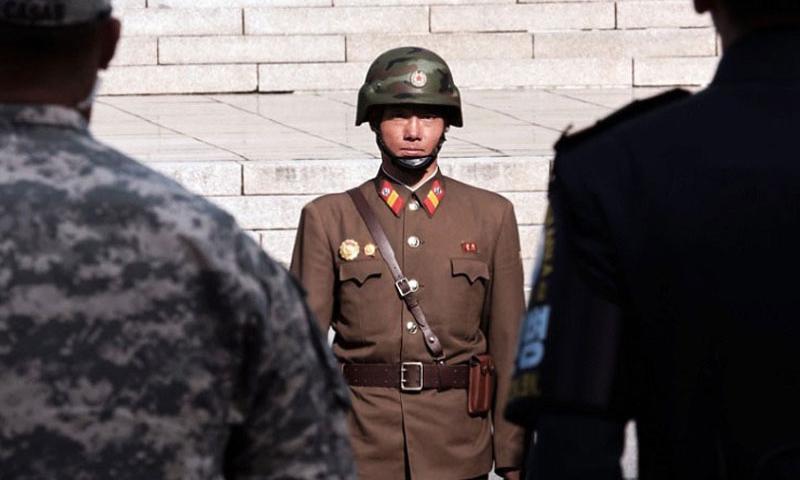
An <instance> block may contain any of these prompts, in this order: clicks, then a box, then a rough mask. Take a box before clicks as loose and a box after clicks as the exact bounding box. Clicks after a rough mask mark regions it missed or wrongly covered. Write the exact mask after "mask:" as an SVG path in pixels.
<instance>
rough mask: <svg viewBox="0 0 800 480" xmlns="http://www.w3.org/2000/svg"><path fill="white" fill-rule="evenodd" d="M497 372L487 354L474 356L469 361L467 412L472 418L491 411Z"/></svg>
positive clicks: (490, 357)
mask: <svg viewBox="0 0 800 480" xmlns="http://www.w3.org/2000/svg"><path fill="white" fill-rule="evenodd" d="M496 378H497V371H496V370H495V367H494V360H493V359H492V356H491V355H489V354H488V353H485V354H483V355H475V356H473V357H472V358H471V359H470V361H469V386H468V387H467V399H468V400H467V411H468V412H469V414H470V415H472V416H478V415H485V414H487V413H488V412H489V410H491V409H492V403H493V402H494V389H495V384H496Z"/></svg>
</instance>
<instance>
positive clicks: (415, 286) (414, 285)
mask: <svg viewBox="0 0 800 480" xmlns="http://www.w3.org/2000/svg"><path fill="white" fill-rule="evenodd" d="M408 287H409V288H410V289H411V291H417V290H419V282H418V281H416V280H415V279H413V278H412V279H411V280H409V281H408Z"/></svg>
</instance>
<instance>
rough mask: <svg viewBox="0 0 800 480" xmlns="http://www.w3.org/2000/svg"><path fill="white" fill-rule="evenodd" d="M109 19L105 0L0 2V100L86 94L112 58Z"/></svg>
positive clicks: (115, 29)
mask: <svg viewBox="0 0 800 480" xmlns="http://www.w3.org/2000/svg"><path fill="white" fill-rule="evenodd" d="M110 16H111V2H110V0H0V87H2V88H1V89H0V90H2V92H0V101H2V102H10V103H22V102H26V101H27V100H29V99H31V98H38V97H45V98H44V100H43V102H42V103H69V100H71V99H73V98H74V97H81V95H84V96H85V95H86V93H87V92H85V90H87V89H88V90H91V87H92V85H93V84H94V82H95V77H96V74H97V70H98V69H99V68H105V66H107V61H110V57H111V56H112V55H113V51H114V47H115V45H116V38H114V37H115V36H116V35H115V33H114V31H117V32H118V23H116V24H115V25H113V26H112V27H111V28H109V25H110V24H109V22H111V21H112V20H111V19H110ZM113 22H116V20H113ZM106 57H107V58H106ZM73 91H74V93H73ZM31 92H34V93H31ZM42 92H45V93H42ZM59 95H60V96H62V97H68V98H69V100H64V101H57V100H55V101H54V100H51V99H50V98H48V97H52V98H53V99H57V98H58V97H59ZM18 97H21V98H18ZM48 100H49V102H48Z"/></svg>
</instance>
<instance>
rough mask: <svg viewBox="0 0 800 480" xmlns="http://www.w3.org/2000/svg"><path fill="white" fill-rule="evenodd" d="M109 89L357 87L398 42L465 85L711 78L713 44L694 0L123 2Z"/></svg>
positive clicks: (695, 80) (681, 81) (660, 83)
mask: <svg viewBox="0 0 800 480" xmlns="http://www.w3.org/2000/svg"><path fill="white" fill-rule="evenodd" d="M115 5H116V12H117V16H119V17H120V18H121V19H122V21H123V40H122V42H121V45H120V50H119V53H118V56H117V58H116V60H115V63H114V67H113V68H112V69H111V70H110V71H109V72H107V73H106V75H105V82H104V89H103V93H105V94H113V95H116V94H161V93H220V92H284V91H303V90H340V89H341V90H350V89H354V88H357V87H358V85H359V84H360V82H361V81H362V80H363V77H364V72H365V70H366V67H367V65H368V64H369V62H370V61H371V60H372V59H373V58H375V56H377V55H378V54H379V53H380V52H382V51H384V50H387V49H389V48H392V47H395V46H401V45H417V46H422V47H427V48H431V49H433V50H435V51H437V52H439V53H440V54H441V55H442V56H443V57H445V59H446V60H448V62H450V63H451V66H452V68H453V71H454V75H455V78H456V81H457V82H458V84H459V85H462V86H464V87H467V88H493V89H497V88H510V87H512V88H513V87H603V86H669V85H700V84H704V83H706V82H707V81H708V80H709V79H710V77H711V75H712V73H713V69H714V67H715V65H716V62H717V58H716V57H717V56H718V54H719V46H718V41H717V39H716V36H715V34H714V30H713V28H712V26H711V21H710V18H709V17H708V15H702V16H701V15H697V14H696V13H695V12H694V11H693V8H692V5H691V1H689V0H617V1H613V0H588V1H558V0H556V1H554V2H542V1H538V0H518V1H516V2H515V1H514V0H117V1H116V3H115Z"/></svg>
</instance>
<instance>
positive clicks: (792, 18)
mask: <svg viewBox="0 0 800 480" xmlns="http://www.w3.org/2000/svg"><path fill="white" fill-rule="evenodd" d="M720 3H721V5H722V7H723V8H724V9H725V10H726V11H727V12H728V14H729V15H730V17H731V19H732V20H733V21H734V22H736V23H738V24H739V25H741V26H743V27H762V26H770V25H773V24H795V25H800V0H720Z"/></svg>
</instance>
